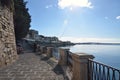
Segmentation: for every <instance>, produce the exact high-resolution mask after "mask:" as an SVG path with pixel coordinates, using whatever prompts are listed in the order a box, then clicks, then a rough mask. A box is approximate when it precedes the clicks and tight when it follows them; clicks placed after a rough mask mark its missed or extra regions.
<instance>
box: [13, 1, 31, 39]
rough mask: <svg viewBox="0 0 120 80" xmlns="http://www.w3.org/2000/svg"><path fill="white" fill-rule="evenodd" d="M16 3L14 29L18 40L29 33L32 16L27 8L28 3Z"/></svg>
mask: <svg viewBox="0 0 120 80" xmlns="http://www.w3.org/2000/svg"><path fill="white" fill-rule="evenodd" d="M13 1H14V16H13V19H14V28H15V36H16V40H18V39H21V38H24V37H25V36H26V35H27V33H28V32H29V28H30V22H31V16H30V14H29V12H28V8H26V4H27V2H24V0H13Z"/></svg>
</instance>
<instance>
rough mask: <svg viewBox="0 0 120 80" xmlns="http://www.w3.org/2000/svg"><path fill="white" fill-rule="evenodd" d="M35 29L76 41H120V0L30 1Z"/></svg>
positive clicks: (41, 32)
mask: <svg viewBox="0 0 120 80" xmlns="http://www.w3.org/2000/svg"><path fill="white" fill-rule="evenodd" d="M26 1H28V4H27V7H28V8H29V12H30V15H31V18H32V22H31V28H32V29H35V30H38V31H39V34H40V35H45V36H57V37H59V39H61V40H70V41H73V42H81V41H82V42H84V41H87V42H91V41H92V42H93V41H97V42H101V41H103V42H120V0H26Z"/></svg>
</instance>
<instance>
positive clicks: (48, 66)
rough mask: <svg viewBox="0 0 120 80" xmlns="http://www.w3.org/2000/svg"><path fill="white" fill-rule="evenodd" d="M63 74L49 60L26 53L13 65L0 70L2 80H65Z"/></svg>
mask: <svg viewBox="0 0 120 80" xmlns="http://www.w3.org/2000/svg"><path fill="white" fill-rule="evenodd" d="M62 73H63V72H62V69H60V66H58V65H56V63H53V62H52V61H51V60H49V59H48V58H46V57H43V56H40V55H35V54H34V53H24V54H21V55H19V59H18V60H17V61H16V62H15V63H13V64H12V65H10V66H7V67H6V68H0V80H64V77H63V74H62Z"/></svg>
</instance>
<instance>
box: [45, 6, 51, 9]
mask: <svg viewBox="0 0 120 80" xmlns="http://www.w3.org/2000/svg"><path fill="white" fill-rule="evenodd" d="M51 7H53V5H47V6H45V8H46V9H48V8H51Z"/></svg>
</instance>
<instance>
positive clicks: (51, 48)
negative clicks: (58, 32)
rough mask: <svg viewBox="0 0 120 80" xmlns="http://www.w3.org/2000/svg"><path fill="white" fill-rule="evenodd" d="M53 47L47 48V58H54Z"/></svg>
mask: <svg viewBox="0 0 120 80" xmlns="http://www.w3.org/2000/svg"><path fill="white" fill-rule="evenodd" d="M52 53H53V47H47V57H49V58H50V57H52Z"/></svg>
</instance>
